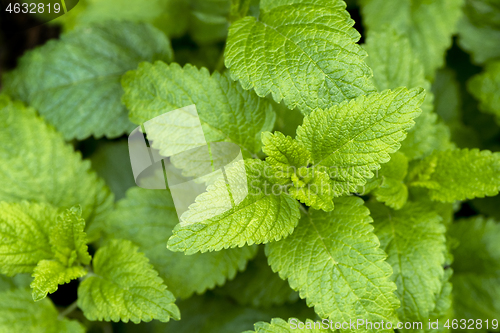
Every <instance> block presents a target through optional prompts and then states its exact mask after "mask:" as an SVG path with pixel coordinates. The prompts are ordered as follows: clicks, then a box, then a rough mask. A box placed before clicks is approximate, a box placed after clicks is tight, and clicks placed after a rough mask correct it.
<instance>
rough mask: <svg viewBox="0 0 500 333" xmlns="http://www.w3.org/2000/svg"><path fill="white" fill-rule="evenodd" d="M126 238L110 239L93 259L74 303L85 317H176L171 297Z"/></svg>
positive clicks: (137, 318)
mask: <svg viewBox="0 0 500 333" xmlns="http://www.w3.org/2000/svg"><path fill="white" fill-rule="evenodd" d="M137 250H138V248H137V246H135V245H133V244H132V243H131V242H130V241H125V240H113V241H111V242H110V243H109V244H108V245H107V246H105V247H102V248H100V249H99V250H98V251H97V252H96V254H95V256H94V260H93V268H94V274H93V275H90V276H89V277H88V278H86V279H85V280H84V281H83V282H82V283H81V284H80V286H79V288H78V306H79V307H80V308H81V309H82V310H83V313H84V315H85V317H87V319H89V320H105V321H115V322H117V321H119V320H121V321H124V322H128V321H129V320H130V321H132V322H133V323H139V322H141V321H146V322H147V321H151V320H152V319H157V320H160V321H162V322H167V321H169V320H170V318H173V319H176V320H178V319H180V313H179V309H178V308H177V306H176V305H175V303H174V302H175V297H174V295H172V293H171V292H170V291H168V290H167V287H166V286H165V285H164V284H163V280H162V279H161V278H160V277H159V276H158V272H156V271H155V270H154V269H153V266H152V265H151V264H149V262H148V261H149V260H148V259H147V258H146V256H144V254H143V253H140V252H138V251H137Z"/></svg>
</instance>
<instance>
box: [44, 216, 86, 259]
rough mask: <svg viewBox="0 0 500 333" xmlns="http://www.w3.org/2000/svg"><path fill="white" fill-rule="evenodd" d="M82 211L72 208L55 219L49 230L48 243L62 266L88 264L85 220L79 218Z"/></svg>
mask: <svg viewBox="0 0 500 333" xmlns="http://www.w3.org/2000/svg"><path fill="white" fill-rule="evenodd" d="M81 216H82V209H81V208H80V207H72V208H70V209H67V210H66V211H65V212H63V213H62V214H61V216H58V217H57V220H56V222H55V224H54V225H53V226H52V227H51V229H50V235H49V241H50V244H51V245H52V250H53V252H54V254H55V258H56V259H57V260H59V261H60V262H61V263H62V264H64V265H67V266H71V265H73V264H75V263H81V264H83V265H88V264H90V260H91V259H92V258H91V257H90V254H89V253H88V247H87V235H86V234H85V232H84V231H83V230H84V229H85V220H84V219H83V218H82V217H81Z"/></svg>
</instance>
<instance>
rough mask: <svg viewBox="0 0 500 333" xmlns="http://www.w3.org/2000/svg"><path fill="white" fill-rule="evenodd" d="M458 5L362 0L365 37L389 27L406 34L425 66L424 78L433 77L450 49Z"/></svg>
mask: <svg viewBox="0 0 500 333" xmlns="http://www.w3.org/2000/svg"><path fill="white" fill-rule="evenodd" d="M462 3H463V1H462V0H458V1H457V0H439V1H427V0H362V1H361V3H360V4H361V5H362V15H363V24H364V25H365V26H366V27H367V29H368V34H371V33H372V32H373V31H381V30H386V29H387V28H388V27H391V28H393V29H394V30H396V31H398V32H399V33H401V34H404V35H407V36H408V37H409V39H410V41H411V46H412V48H413V50H414V52H415V53H416V54H417V55H418V58H419V59H420V61H421V62H422V64H423V65H424V67H425V76H426V77H427V78H433V77H434V72H435V70H436V69H438V68H440V67H441V66H442V65H443V64H444V55H445V52H446V50H447V49H448V48H449V47H450V46H451V43H452V38H451V37H452V35H453V34H454V33H455V31H456V25H457V21H458V19H459V18H460V16H461V6H462ZM394 49H396V47H395V48H394ZM396 52H397V51H396Z"/></svg>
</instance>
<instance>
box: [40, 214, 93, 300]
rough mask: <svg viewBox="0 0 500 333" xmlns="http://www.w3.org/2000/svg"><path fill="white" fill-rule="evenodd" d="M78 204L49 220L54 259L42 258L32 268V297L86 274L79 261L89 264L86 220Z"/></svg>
mask: <svg viewBox="0 0 500 333" xmlns="http://www.w3.org/2000/svg"><path fill="white" fill-rule="evenodd" d="M81 215H82V211H81V208H80V207H72V208H70V209H67V210H66V211H65V212H63V213H62V214H61V215H59V216H57V219H56V221H55V223H51V224H52V225H51V227H50V233H49V243H50V245H51V248H52V253H53V256H52V258H53V260H41V261H40V262H39V263H38V264H37V266H36V267H35V269H34V271H33V277H34V278H35V279H34V280H33V282H32V283H31V288H33V299H34V300H35V301H39V300H41V299H43V298H45V296H47V293H53V292H55V291H56V290H57V288H58V285H60V284H64V283H69V282H70V281H71V280H74V279H77V278H80V277H82V276H84V275H86V274H87V269H85V268H84V267H82V266H81V265H89V264H90V260H91V259H92V258H91V256H90V254H89V253H88V247H87V235H86V234H85V232H84V231H83V230H84V229H85V220H84V219H82V218H81Z"/></svg>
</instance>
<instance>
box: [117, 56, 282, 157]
mask: <svg viewBox="0 0 500 333" xmlns="http://www.w3.org/2000/svg"><path fill="white" fill-rule="evenodd" d="M122 85H123V88H124V90H125V95H124V97H123V101H124V103H125V104H126V105H127V108H128V109H129V110H130V119H131V120H132V121H133V122H135V123H136V124H142V123H144V122H146V121H148V120H150V119H152V118H154V117H157V116H160V115H162V114H164V113H166V112H169V111H173V110H176V109H179V108H181V107H185V106H189V105H192V104H195V105H196V109H197V112H198V116H199V118H200V122H201V126H202V128H203V132H204V134H205V139H206V141H207V142H216V141H230V142H233V143H236V144H238V145H240V147H242V148H246V149H248V150H249V151H250V152H257V151H259V150H260V146H261V143H260V133H261V132H262V131H269V130H271V129H272V128H273V126H274V120H275V118H276V116H275V113H274V111H273V109H272V106H271V104H270V103H269V102H268V101H266V100H264V99H261V98H258V97H257V96H256V95H255V94H254V93H253V92H250V91H245V90H243V89H242V88H241V87H240V86H239V85H238V84H237V83H236V82H234V81H232V80H231V79H230V78H229V75H228V74H219V73H218V72H214V74H212V75H210V73H209V72H208V70H207V69H206V68H202V69H197V68H196V67H193V66H191V65H186V66H185V67H184V68H182V67H180V66H179V65H178V64H175V63H174V64H171V65H167V64H165V63H162V62H156V63H155V64H148V63H143V64H141V65H140V66H139V69H137V70H136V71H132V72H129V73H127V74H126V75H125V76H124V77H123V80H122ZM165 133H168V136H167V135H165ZM188 135H192V131H191V130H190V129H187V130H186V129H183V128H179V127H178V126H174V124H165V123H162V124H160V126H159V127H158V130H157V131H156V132H153V131H151V130H149V131H148V138H151V139H153V141H154V142H153V147H154V148H157V149H159V150H160V152H161V154H162V155H164V156H169V155H172V154H173V153H176V152H178V151H174V150H175V147H172V142H174V141H175V140H174V139H172V138H173V137H174V138H176V137H178V138H185V137H186V136H188ZM184 141H185V139H184ZM193 147H196V146H193ZM182 148H183V150H185V149H186V147H185V146H183V147H182Z"/></svg>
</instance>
